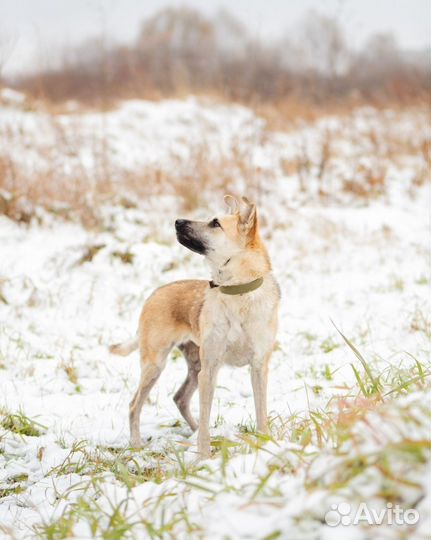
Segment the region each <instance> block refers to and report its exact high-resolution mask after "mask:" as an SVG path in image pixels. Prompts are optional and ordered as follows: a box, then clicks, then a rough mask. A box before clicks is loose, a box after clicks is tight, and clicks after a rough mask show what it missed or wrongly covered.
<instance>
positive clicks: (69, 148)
mask: <svg viewBox="0 0 431 540" xmlns="http://www.w3.org/2000/svg"><path fill="white" fill-rule="evenodd" d="M22 107H23V109H24V110H26V111H27V110H29V111H33V110H37V111H38V112H41V113H42V116H41V118H42V117H43V119H44V120H43V122H45V123H42V124H41V130H43V129H47V130H48V131H49V132H50V133H51V135H52V137H51V140H49V139H47V140H46V142H43V143H42V142H40V141H37V140H36V141H33V140H29V135H28V133H25V132H23V131H22V130H17V129H15V130H13V129H11V128H10V127H7V126H3V127H0V213H1V214H4V215H6V216H8V217H10V218H11V219H13V220H15V221H18V222H22V223H29V222H30V221H31V220H32V219H35V218H36V219H37V218H38V215H39V214H40V212H39V213H38V208H44V209H45V210H47V211H48V212H51V213H53V214H55V215H58V216H61V217H63V218H65V219H70V220H77V221H80V222H82V223H83V224H84V225H85V226H86V227H88V228H98V227H99V225H100V215H99V214H100V207H101V206H103V205H105V204H119V205H124V206H130V205H132V206H133V205H135V204H136V203H135V202H134V201H135V200H137V199H142V198H145V197H148V196H150V195H158V194H171V195H174V196H176V197H177V199H178V200H179V201H181V203H182V206H183V207H184V209H186V210H192V209H194V208H196V207H197V206H198V205H200V204H201V201H202V198H203V197H204V196H205V194H210V193H212V192H214V190H216V191H229V190H231V186H233V185H238V182H239V184H240V185H241V184H242V185H243V186H247V190H248V192H249V193H250V195H251V196H253V197H256V198H257V199H259V196H260V194H261V193H262V192H263V190H264V189H268V186H269V185H270V183H271V182H272V181H273V180H274V179H275V178H276V177H277V176H280V175H281V176H286V177H288V178H291V177H293V178H296V179H297V180H298V183H299V187H300V190H301V191H302V192H303V194H306V195H307V196H308V195H309V196H310V197H314V196H316V195H317V196H318V197H320V198H321V200H328V199H329V200H330V199H331V197H333V196H338V195H339V192H341V193H342V192H344V193H346V194H348V195H350V196H351V197H354V198H358V199H362V200H368V199H371V198H375V197H379V196H382V195H385V194H386V191H387V182H388V167H389V166H390V165H393V166H399V165H400V164H401V165H402V162H403V160H404V159H405V158H406V157H407V158H412V157H414V159H415V160H416V169H415V174H414V176H413V178H412V179H411V190H412V191H413V190H414V189H415V188H416V187H417V186H421V185H423V183H425V182H426V181H428V180H429V169H430V167H431V145H430V142H429V139H428V137H427V133H426V129H425V128H424V125H426V119H425V121H424V119H423V118H422V119H420V116H419V114H418V110H419V109H416V108H414V109H411V114H412V115H415V118H419V119H418V120H416V121H417V134H418V136H416V137H414V138H412V137H410V136H409V135H408V134H405V133H404V132H403V131H402V130H400V129H399V127H398V123H397V122H398V120H399V118H401V117H402V115H404V116H405V115H406V110H399V109H398V110H394V111H392V113H391V114H392V116H390V115H389V116H385V112H384V111H376V113H375V114H376V115H378V125H377V127H376V125H375V122H374V123H373V122H371V123H370V126H368V127H367V128H366V129H364V130H362V131H361V132H360V133H358V132H357V131H356V130H355V127H354V124H353V118H354V115H355V114H356V109H352V106H351V105H349V107H347V106H344V108H340V107H339V106H337V107H335V106H334V107H333V108H331V107H330V106H329V108H326V109H323V108H319V107H310V106H308V105H307V104H306V103H304V102H300V101H293V102H290V103H286V102H281V103H277V104H273V105H271V106H270V105H265V106H264V107H258V108H256V112H257V113H259V114H260V115H262V116H263V118H264V119H265V121H266V127H265V129H263V130H261V131H260V132H259V133H256V137H255V140H253V141H252V142H251V141H248V142H247V144H246V145H245V144H244V140H240V139H238V140H232V141H231V143H230V148H229V152H228V154H227V155H226V154H223V153H220V156H219V157H218V158H214V153H211V151H210V150H212V148H210V146H209V143H208V142H207V141H206V140H205V133H203V134H202V141H201V143H200V144H198V145H196V146H194V147H193V148H191V153H190V157H189V159H187V160H181V159H180V158H177V161H176V162H175V163H174V166H173V167H172V166H171V167H169V168H168V167H164V166H162V165H160V166H155V165H151V166H150V165H149V166H145V167H141V168H140V169H137V170H134V171H133V172H132V171H130V170H127V169H125V168H122V167H121V166H120V165H118V162H114V160H113V159H112V156H111V154H110V150H109V140H108V137H109V135H108V134H107V133H106V132H104V131H103V112H101V113H100V114H101V120H102V121H101V124H102V127H101V129H100V130H99V131H98V132H97V133H94V134H91V135H88V134H87V135H86V136H85V137H84V135H83V134H82V132H81V131H80V130H79V129H73V125H72V129H71V126H70V125H68V126H67V127H66V126H65V124H64V122H62V118H61V117H60V116H59V115H58V113H59V112H64V111H62V110H59V109H58V107H57V106H52V105H50V104H49V103H40V102H39V103H36V102H27V101H26V102H25V103H24V104H23V105H22ZM69 108H70V107H69ZM409 110H410V109H409ZM79 112H83V111H82V109H80V108H78V110H73V111H72V112H71V111H70V110H69V118H71V119H74V118H75V117H76V126H77V127H78V128H79V115H78V114H77V113H79ZM329 112H334V113H335V112H336V113H337V118H339V119H340V122H341V123H340V127H338V128H333V129H328V128H323V129H321V130H320V135H319V137H318V140H317V141H316V144H315V148H314V149H313V150H311V149H310V147H309V145H308V144H307V143H306V141H305V139H304V140H303V141H302V143H301V144H300V145H299V146H298V148H297V149H296V153H295V157H294V158H290V159H286V158H285V157H283V155H282V154H280V156H279V158H278V163H274V168H273V169H270V170H269V169H268V168H267V169H266V170H261V169H260V168H259V167H257V166H256V165H254V164H253V160H252V155H253V152H254V151H255V150H256V148H259V147H264V146H265V145H266V143H267V141H268V139H269V138H270V137H271V133H272V132H273V131H272V130H273V129H275V128H277V129H279V130H280V129H283V130H287V132H288V133H290V131H291V130H292V129H293V128H294V127H295V128H296V129H300V126H307V125H309V126H313V122H318V121H319V120H320V119H322V118H323V115H324V113H325V115H326V116H327V115H328V113H329ZM73 121H75V120H73ZM307 122H308V123H307ZM185 129H186V128H185ZM185 133H186V131H185ZM340 140H341V141H343V142H348V143H349V144H350V145H352V146H353V147H355V148H356V157H353V158H352V159H350V170H351V175H350V176H345V177H343V179H342V182H341V191H340V187H337V186H336V183H334V177H335V176H336V162H337V160H340V159H343V156H342V155H340V153H339V150H337V144H338V142H339V141H340ZM247 145H248V146H247ZM15 147H18V148H21V149H22V153H23V152H24V153H25V154H28V155H29V156H30V159H29V158H28V156H27V155H19V154H18V155H19V159H18V158H17V157H16V155H17V154H16V153H15V154H13V153H12V152H9V151H8V149H10V148H15ZM1 148H3V150H1ZM83 148H85V149H86V151H87V153H88V154H89V155H90V158H91V159H90V161H91V163H92V165H91V166H88V164H84V163H83V161H82V150H83ZM35 152H36V153H37V152H38V153H39V155H37V156H36V159H35V158H34V153H35ZM32 153H33V158H32V157H31V156H32ZM363 154H366V155H367V156H369V157H370V158H371V159H369V160H368V161H364V160H363V159H362V155H363ZM14 156H15V157H14ZM32 160H33V161H32ZM38 160H39V162H38ZM29 163H30V165H29ZM310 179H314V181H315V182H316V183H317V188H316V186H314V187H311V186H312V184H311V182H310ZM337 191H338V193H337Z"/></svg>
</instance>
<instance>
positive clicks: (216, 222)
mask: <svg viewBox="0 0 431 540" xmlns="http://www.w3.org/2000/svg"><path fill="white" fill-rule="evenodd" d="M209 226H210V227H212V228H213V229H215V228H216V227H221V225H220V221H219V220H218V219H217V218H214V219H213V220H212V221H210V222H209Z"/></svg>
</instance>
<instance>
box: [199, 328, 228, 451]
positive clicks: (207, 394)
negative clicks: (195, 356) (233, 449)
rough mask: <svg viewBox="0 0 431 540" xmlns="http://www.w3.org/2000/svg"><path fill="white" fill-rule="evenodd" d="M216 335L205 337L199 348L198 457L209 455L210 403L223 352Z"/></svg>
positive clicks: (220, 341) (221, 342) (220, 342)
mask: <svg viewBox="0 0 431 540" xmlns="http://www.w3.org/2000/svg"><path fill="white" fill-rule="evenodd" d="M223 343H224V342H223V341H222V340H220V338H219V337H217V336H210V337H209V338H208V339H206V340H205V341H204V342H203V344H202V346H201V350H200V356H201V371H200V373H199V376H198V385H199V432H198V453H199V457H201V458H205V457H209V456H210V455H211V448H210V441H211V439H210V432H209V424H210V416H211V405H212V401H213V397H214V389H215V386H216V379H217V373H218V370H219V368H220V359H221V357H222V354H223V350H222V347H223V345H222V344H223Z"/></svg>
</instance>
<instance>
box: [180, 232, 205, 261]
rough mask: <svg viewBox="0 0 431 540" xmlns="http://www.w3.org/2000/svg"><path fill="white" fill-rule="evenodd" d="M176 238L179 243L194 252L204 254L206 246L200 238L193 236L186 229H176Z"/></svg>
mask: <svg viewBox="0 0 431 540" xmlns="http://www.w3.org/2000/svg"><path fill="white" fill-rule="evenodd" d="M177 240H178V242H179V243H180V244H181V245H183V246H184V247H186V248H187V249H190V250H191V251H194V252H195V253H199V255H205V254H206V253H207V247H206V245H205V244H204V243H203V242H202V240H199V239H198V238H195V237H193V236H192V235H191V234H190V232H189V231H188V230H187V229H185V230H181V231H179V230H177Z"/></svg>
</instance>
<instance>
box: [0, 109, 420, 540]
mask: <svg viewBox="0 0 431 540" xmlns="http://www.w3.org/2000/svg"><path fill="white" fill-rule="evenodd" d="M17 103H18V105H17ZM410 115H411V116H410V117H409V113H407V112H405V113H403V114H402V115H400V114H397V115H395V113H391V112H390V111H389V112H386V113H377V112H376V111H373V110H371V109H370V110H368V109H367V110H362V111H361V112H358V113H355V116H354V118H353V119H352V118H351V119H349V121H348V122H347V120H345V119H336V118H329V119H323V120H320V121H319V122H317V123H316V124H314V125H312V126H299V127H297V129H291V130H290V131H289V132H287V133H271V132H266V131H265V123H264V121H263V120H262V119H260V118H257V117H256V116H255V115H254V114H253V113H252V112H251V111H249V110H248V109H245V108H243V107H237V106H235V107H234V106H232V107H229V106H226V105H223V106H221V105H214V104H210V103H204V104H201V103H200V102H198V101H197V100H195V99H189V100H185V101H167V102H160V103H148V102H127V103H125V104H123V105H122V106H121V107H120V108H119V109H118V110H116V111H112V112H110V113H108V114H107V115H106V118H104V119H103V122H104V128H103V136H106V135H107V134H108V139H107V140H108V146H109V148H110V152H111V153H112V155H113V156H114V157H113V159H114V160H115V162H116V164H117V165H116V167H117V168H116V170H117V172H118V177H119V178H121V174H120V172H121V171H122V170H123V169H124V170H125V169H130V170H132V169H133V168H136V169H139V167H143V166H146V165H148V164H151V165H154V163H157V165H158V166H159V165H160V164H163V166H164V167H166V168H169V167H174V168H175V167H176V166H177V164H178V162H181V163H185V162H187V159H188V158H189V157H190V152H191V149H193V145H197V144H200V143H201V141H202V138H203V137H205V144H206V146H207V147H208V148H211V149H212V150H211V152H215V153H219V154H218V155H222V156H227V158H231V151H232V148H233V145H235V147H238V146H239V147H240V148H243V149H244V153H245V154H244V155H248V156H249V160H250V162H251V163H252V166H253V167H255V168H259V171H260V172H259V182H258V184H255V183H253V184H252V185H250V186H249V191H251V192H252V196H254V197H256V198H257V200H258V203H259V210H260V215H261V221H262V228H263V236H264V238H265V239H266V241H267V243H268V247H269V251H270V254H271V256H272V260H273V265H274V271H275V274H276V275H277V278H278V281H279V283H280V286H281V289H282V304H281V310H280V329H279V334H278V343H277V347H276V350H275V351H274V355H273V360H272V363H271V370H270V385H269V404H268V405H269V407H268V408H269V411H270V418H271V426H272V438H271V439H268V440H260V439H258V438H256V436H255V435H253V427H254V413H253V401H252V393H251V386H250V382H249V376H248V372H247V369H245V368H240V369H238V368H236V369H233V368H228V367H225V368H224V369H223V370H222V371H221V373H220V376H219V379H218V385H217V390H216V397H215V402H214V407H213V415H212V435H213V437H214V441H215V449H216V453H215V456H214V457H213V458H212V459H211V460H207V461H205V462H200V463H198V462H196V459H195V458H196V455H195V443H196V436H195V435H193V436H191V434H190V430H189V428H188V427H187V426H186V425H185V423H184V422H183V420H182V418H181V417H180V415H179V413H178V411H177V409H176V407H175V405H174V403H173V400H172V397H173V394H174V392H175V390H176V389H177V388H178V386H179V385H180V384H181V382H182V380H183V378H184V376H185V363H184V362H183V360H182V358H181V357H180V355H179V354H178V353H177V352H176V351H173V353H172V355H171V359H170V361H169V363H168V367H167V369H166V370H165V372H164V373H163V375H162V377H161V379H160V381H159V382H158V384H157V385H156V387H155V388H154V390H153V392H152V394H151V396H150V400H149V403H146V404H145V405H144V408H143V413H142V417H141V426H142V433H143V437H144V438H145V441H146V445H145V448H144V449H143V450H140V451H133V450H130V449H128V435H129V434H128V402H129V400H130V398H131V396H132V394H133V392H134V391H135V388H136V386H137V381H138V377H139V364H138V357H137V353H134V354H133V355H131V356H130V357H128V358H118V357H113V356H111V355H109V353H108V351H107V345H108V344H110V343H112V342H114V341H118V340H121V339H123V338H127V337H129V336H130V335H131V334H133V333H134V332H135V330H136V325H137V319H138V316H139V311H140V309H141V306H142V303H143V301H144V299H145V298H146V297H147V296H148V295H149V293H150V292H151V291H152V290H153V289H154V288H155V287H157V286H158V285H161V284H163V283H166V282H169V281H172V280H175V279H181V278H188V277H205V276H207V275H208V274H207V269H206V268H205V266H204V262H203V261H202V259H201V258H200V257H199V256H198V255H195V254H192V253H190V252H188V251H187V250H186V249H185V248H183V247H182V246H180V245H178V244H177V243H176V242H175V234H174V227H173V222H174V220H175V218H177V217H185V216H184V211H182V210H181V209H180V204H179V200H178V198H177V197H175V196H174V195H173V194H172V193H170V192H169V189H167V190H166V192H167V194H166V195H152V196H149V197H148V198H146V199H145V200H142V201H138V204H137V206H136V207H129V206H130V205H126V206H127V207H123V206H119V205H111V206H109V205H105V206H103V207H101V208H100V210H99V223H98V228H97V229H96V230H94V229H93V230H87V229H85V228H84V227H83V226H81V225H80V224H77V223H71V222H64V221H61V220H60V219H59V218H57V217H55V216H53V215H52V214H50V213H48V212H46V211H44V210H41V209H40V210H37V212H36V214H37V219H33V221H32V223H31V224H30V225H28V226H27V225H19V224H17V223H16V222H13V221H11V220H10V219H8V218H7V217H5V216H0V423H1V424H0V538H3V537H4V538H31V537H38V538H69V537H73V536H74V537H77V538H92V537H103V538H123V537H124V538H163V539H164V538H169V539H171V538H172V539H173V538H175V539H205V540H212V539H214V540H216V539H217V540H218V539H220V538H225V539H232V540H237V539H242V538H243V539H262V540H263V539H267V540H269V539H276V538H280V539H283V540H284V539H286V540H300V539H312V538H313V539H328V540H329V539H330V540H334V539H335V538H343V539H347V538H351V539H356V538H358V539H361V540H362V539H363V540H365V539H367V538H370V537H373V538H379V537H381V538H394V539H395V538H407V537H408V538H409V539H410V538H415V539H420V538H425V537H426V533H427V532H428V531H429V530H430V528H431V511H430V508H431V495H430V491H429V486H430V485H431V477H430V473H431V469H430V465H429V463H430V461H429V452H430V415H429V410H430V404H431V403H430V392H429V382H428V379H427V374H428V373H429V371H430V359H429V351H430V336H431V317H430V261H429V255H430V253H429V240H430V239H429V202H430V194H431V192H430V184H429V181H428V180H425V181H423V180H422V181H421V182H418V181H416V180H415V179H417V178H418V171H422V170H423V168H424V166H425V165H424V163H423V162H422V161H421V160H422V159H423V158H422V157H421V156H420V155H416V154H415V153H412V154H411V155H408V153H407V155H400V154H397V155H393V154H391V153H390V152H389V151H385V152H382V153H381V154H380V155H379V156H376V155H375V154H374V153H373V152H374V150H375V149H374V148H373V147H370V146H367V144H368V143H369V138H367V139H366V140H364V139H361V137H360V133H361V129H362V130H365V129H366V130H368V131H369V128H370V125H372V126H373V129H374V130H375V133H376V134H377V135H376V136H377V138H378V137H379V133H380V132H379V129H381V130H386V129H387V128H388V126H390V127H391V129H394V130H395V126H398V128H399V129H401V127H403V129H404V131H403V134H404V135H405V137H407V138H409V137H410V138H411V139H412V145H413V146H414V141H413V139H414V137H416V136H417V133H416V131H415V126H417V121H418V120H417V113H415V112H411V113H410ZM409 118H410V121H409ZM51 120H52V119H50V118H49V117H48V115H47V114H44V113H37V112H34V111H26V110H23V106H22V102H16V101H15V102H14V103H13V104H12V105H11V104H10V103H6V104H5V105H4V106H3V107H2V108H1V107H0V121H4V122H6V123H8V126H9V128H10V130H12V131H13V130H16V131H17V132H18V130H19V129H20V130H21V131H20V133H21V137H20V139H19V144H18V142H17V144H16V145H14V146H13V147H11V148H10V153H11V156H12V158H13V159H14V160H16V161H18V160H21V162H22V165H23V168H24V169H25V168H27V170H26V171H24V172H23V174H28V170H29V169H31V168H32V167H34V168H37V167H39V168H42V170H43V167H45V165H46V163H44V162H43V159H44V157H43V156H45V157H46V151H45V150H46V148H47V147H52V146H53V145H55V135H53V132H52V131H51V128H52V121H51ZM100 120H101V118H100V115H99V116H98V115H94V114H90V113H87V114H78V113H73V114H71V115H63V116H61V117H60V118H57V119H56V122H60V123H63V124H64V125H66V126H68V127H67V129H72V131H73V130H75V131H73V132H74V133H77V132H78V131H79V130H81V129H84V128H85V130H87V131H86V133H87V135H88V137H89V138H91V137H94V133H95V130H96V123H97V122H99V121H100ZM4 125H5V124H4ZM19 126H20V127H19ZM76 126H79V128H78V127H76ZM400 126H401V127H400ZM77 130H78V131H77ZM328 132H330V133H331V134H332V135H331V141H332V142H331V159H330V165H328V166H327V165H326V164H325V165H324V168H325V171H324V174H323V173H322V171H321V169H320V167H319V164H320V163H321V158H322V145H320V144H319V141H321V140H324V139H325V138H326V137H327V134H328ZM36 133H38V134H39V135H38V136H36ZM80 133H81V135H82V132H80ZM23 134H24V136H23ZM13 137H15V140H16V141H18V138H17V134H16V133H15V135H13ZM53 137H54V138H53ZM8 140H9V141H10V140H11V139H10V133H9V139H8ZM79 140H80V141H81V142H82V140H83V139H82V138H80V139H79ZM88 140H89V139H88ZM325 140H326V139H325ZM373 140H374V139H373ZM232 141H234V142H232ZM358 141H359V142H358ZM367 141H368V143H367ZM385 141H386V140H383V142H380V143H377V146H379V145H380V146H379V148H381V146H382V145H383V144H385ZM1 144H5V143H4V140H3V143H0V146H1ZM80 144H81V143H80ZM304 145H306V148H307V152H308V153H309V156H310V159H311V164H310V165H309V166H307V167H308V169H307V170H306V171H303V170H302V171H300V172H303V173H304V174H305V172H306V173H307V174H308V175H309V181H310V185H312V186H313V187H312V189H308V187H307V190H306V193H304V190H303V189H302V190H301V182H300V180H299V178H298V171H295V172H292V171H290V169H289V165H288V164H287V165H286V161H289V162H295V160H297V159H298V156H299V157H300V156H303V155H304ZM41 147H43V149H41ZM414 147H415V146H414ZM42 150H43V151H42ZM4 151H5V148H4V147H3V152H4ZM88 151H89V145H86V144H85V143H82V146H79V149H78V151H77V153H75V154H74V155H73V156H63V158H64V159H63V161H64V163H63V165H62V166H63V167H66V166H67V163H68V160H79V161H81V162H82V163H84V166H85V167H89V168H91V167H92V164H93V163H92V157H91V153H89V154H88V155H86V152H87V153H88ZM383 153H384V154H385V156H384V157H383ZM307 155H308V154H307ZM60 157H61V156H57V159H58V160H59V162H60ZM377 157H378V162H377ZM210 158H211V156H210V157H209V158H208V159H210ZM283 164H284V165H283ZM358 164H360V165H361V167H359V165H358ZM304 167H305V165H304ZM367 167H368V169H369V170H375V169H376V168H377V169H378V168H382V167H384V169H385V175H386V176H385V182H384V187H382V188H381V189H380V188H379V192H378V193H373V194H372V195H370V196H367V197H364V195H363V194H362V195H360V194H359V195H358V196H353V195H352V194H351V193H350V194H349V193H348V191H347V190H346V189H344V188H343V185H344V184H343V182H344V181H345V180H352V181H357V182H358V183H359V184H361V182H365V180H363V178H362V177H361V176H360V175H361V173H362V174H363V173H364V170H368V169H367ZM262 171H263V172H262ZM265 171H268V177H266V176H265ZM319 171H320V172H319ZM237 173H238V171H237ZM322 179H323V180H322ZM118 181H119V180H118ZM322 182H323V183H322ZM120 185H121V184H119V186H120ZM373 185H374V184H373ZM119 189H120V188H119ZM319 189H320V190H321V191H323V192H324V193H321V196H320V198H317V197H315V196H314V195H315V194H316V193H317V192H318V190H319ZM367 189H368V188H367ZM232 190H233V191H237V192H238V190H241V191H244V192H248V187H247V178H241V176H240V175H239V173H238V174H237V176H235V177H234V178H233V180H232ZM328 195H331V196H330V197H328ZM322 200H323V201H324V202H325V204H322V202H321V201H322ZM221 211H223V206H222V198H221V193H220V191H219V190H214V191H213V192H212V193H211V190H210V189H206V190H205V191H203V192H202V203H201V205H200V208H198V209H197V210H196V211H194V212H193V213H191V214H190V215H199V216H213V215H215V214H216V213H217V212H221ZM336 328H338V329H339V330H340V331H341V332H342V333H343V334H344V336H346V338H347V339H348V340H349V341H350V342H351V343H352V344H354V346H355V347H357V349H358V350H359V353H360V355H362V356H363V358H364V359H365V367H364V364H363V363H362V362H361V359H360V358H359V357H358V356H356V355H355V353H354V351H353V349H352V348H351V347H349V346H348V344H347V343H346V342H345V341H344V340H343V338H342V337H341V335H340V333H339V332H338V331H337V329H336ZM355 370H356V371H355ZM367 370H371V373H370V372H369V373H368V374H367ZM193 410H194V412H195V414H196V415H197V410H198V402H197V396H195V398H194V400H193ZM340 502H345V503H348V504H349V505H350V507H349V508H347V510H350V514H349V516H350V518H349V519H350V520H353V514H354V512H355V510H356V509H357V508H358V506H359V505H360V503H361V502H365V503H367V504H368V508H369V509H372V510H374V511H376V512H377V511H378V512H380V511H381V510H382V509H383V510H385V511H386V514H388V513H390V511H391V507H390V506H387V505H388V504H391V505H393V506H395V505H396V504H398V505H399V506H400V507H401V508H402V509H404V510H407V509H415V510H417V511H418V512H419V514H420V519H419V521H418V522H417V523H415V524H412V525H405V524H404V525H393V524H392V525H391V524H390V523H389V524H388V520H387V519H386V518H385V519H383V524H381V525H367V523H365V522H364V521H362V522H361V523H360V524H358V525H352V524H351V525H344V524H339V525H338V526H336V527H332V526H330V524H331V523H332V522H331V516H330V517H327V518H326V520H325V515H326V514H327V512H329V511H331V510H332V511H333V512H335V511H334V510H333V509H332V508H331V504H338V503H340ZM340 509H341V510H345V508H344V507H340ZM341 510H340V511H341ZM347 510H346V512H347ZM341 513H342V512H341ZM339 515H340V514H337V513H336V512H335V518H337V516H339ZM349 516H345V517H349ZM332 518H334V515H332ZM328 523H329V524H328ZM2 535H3V536H2Z"/></svg>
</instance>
